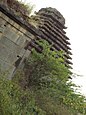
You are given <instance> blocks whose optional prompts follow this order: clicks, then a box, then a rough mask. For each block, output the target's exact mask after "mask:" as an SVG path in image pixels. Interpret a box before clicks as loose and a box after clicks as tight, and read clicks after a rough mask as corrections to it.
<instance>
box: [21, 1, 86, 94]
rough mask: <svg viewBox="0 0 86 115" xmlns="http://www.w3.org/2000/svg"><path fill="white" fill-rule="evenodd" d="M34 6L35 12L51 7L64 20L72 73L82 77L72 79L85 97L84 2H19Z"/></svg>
mask: <svg viewBox="0 0 86 115" xmlns="http://www.w3.org/2000/svg"><path fill="white" fill-rule="evenodd" d="M21 1H24V2H26V3H29V2H30V3H32V4H34V5H35V8H34V9H35V10H36V11H38V10H39V9H40V8H43V7H44V8H45V7H49V6H50V7H53V8H56V9H57V10H59V11H60V12H61V13H62V15H63V16H64V17H65V19H66V26H67V27H68V28H67V30H66V32H67V36H68V37H69V38H70V43H71V46H70V47H71V48H72V53H73V56H72V58H73V59H72V62H73V71H74V72H76V73H77V74H80V75H83V77H80V78H76V79H74V82H75V83H76V84H79V85H81V86H83V87H82V93H83V94H85V95H86V90H85V89H86V69H85V66H86V52H85V49H86V0H21Z"/></svg>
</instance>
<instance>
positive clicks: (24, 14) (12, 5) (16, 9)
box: [0, 0, 34, 22]
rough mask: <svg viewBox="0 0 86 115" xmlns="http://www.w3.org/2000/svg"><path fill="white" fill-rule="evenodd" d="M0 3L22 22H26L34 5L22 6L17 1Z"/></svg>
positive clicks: (3, 0)
mask: <svg viewBox="0 0 86 115" xmlns="http://www.w3.org/2000/svg"><path fill="white" fill-rule="evenodd" d="M0 3H1V4H3V5H5V6H6V8H7V9H9V10H10V12H13V13H14V14H15V15H16V16H18V17H20V18H21V19H22V20H23V21H26V22H28V21H29V16H30V14H31V12H32V10H33V8H34V5H31V4H30V3H29V4H24V3H23V2H21V1H19V0H0Z"/></svg>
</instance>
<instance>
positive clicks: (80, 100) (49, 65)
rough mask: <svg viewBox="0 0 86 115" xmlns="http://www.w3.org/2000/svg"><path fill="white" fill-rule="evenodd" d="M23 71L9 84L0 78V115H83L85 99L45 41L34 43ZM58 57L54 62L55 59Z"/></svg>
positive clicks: (55, 53) (59, 55)
mask: <svg viewBox="0 0 86 115" xmlns="http://www.w3.org/2000/svg"><path fill="white" fill-rule="evenodd" d="M37 43H38V44H39V45H40V46H41V47H42V48H43V50H42V53H38V52H36V50H35V49H33V50H32V53H31V55H30V57H29V58H28V59H26V61H25V63H26V64H25V68H24V70H23V71H22V72H21V71H20V72H19V71H18V73H17V74H16V75H15V77H14V78H13V79H12V80H11V81H10V80H7V79H6V78H3V76H1V77H0V92H1V95H0V114H1V115H77V114H78V113H81V115H85V114H86V113H85V108H86V102H85V97H84V96H82V95H81V94H79V93H78V94H77V93H76V92H75V90H74V89H75V88H76V87H77V86H76V85H75V84H73V83H72V82H71V81H70V80H69V76H70V71H69V70H68V68H67V67H66V66H65V65H64V56H63V55H64V54H63V53H62V51H61V52H57V51H51V50H50V48H51V46H50V45H49V44H48V42H46V41H43V40H41V41H37ZM57 57H58V58H57Z"/></svg>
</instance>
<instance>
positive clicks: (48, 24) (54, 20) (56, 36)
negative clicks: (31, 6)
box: [0, 4, 72, 77]
mask: <svg viewBox="0 0 86 115" xmlns="http://www.w3.org/2000/svg"><path fill="white" fill-rule="evenodd" d="M28 18H29V20H28V21H27V20H24V19H23V18H22V17H21V16H20V17H18V16H17V15H16V14H15V13H14V12H13V10H11V8H7V7H6V6H5V5H2V4H1V5H0V69H1V71H4V72H7V73H8V76H9V77H12V76H13V75H14V74H15V73H16V70H17V69H18V68H19V67H21V68H23V66H24V63H23V62H24V59H25V58H26V57H28V56H29V54H30V51H31V49H32V48H35V49H36V50H37V51H38V52H41V49H40V47H39V46H38V45H37V43H36V39H37V40H38V39H44V40H46V41H48V43H49V44H53V45H52V49H51V50H57V51H58V50H59V51H60V50H63V51H64V52H65V55H64V56H65V65H66V66H68V67H70V68H71V66H70V64H72V63H71V61H70V60H71V56H70V55H72V53H71V51H70V50H71V48H70V46H69V45H70V42H69V38H68V37H67V36H66V32H65V31H64V29H66V27H65V19H64V17H63V16H62V15H61V13H60V12H59V11H57V10H56V9H54V8H42V9H41V10H39V12H38V13H36V15H34V16H31V17H28ZM34 21H35V24H36V25H35V24H34Z"/></svg>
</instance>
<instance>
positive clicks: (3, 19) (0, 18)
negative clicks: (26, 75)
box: [0, 12, 34, 76]
mask: <svg viewBox="0 0 86 115" xmlns="http://www.w3.org/2000/svg"><path fill="white" fill-rule="evenodd" d="M33 38H34V35H32V34H31V33H30V32H29V31H27V30H26V29H24V28H23V27H21V26H20V25H19V24H18V23H16V22H15V21H13V20H11V19H10V18H9V17H8V16H6V15H5V14H4V13H2V12H0V69H1V71H5V72H7V73H8V75H10V76H12V74H13V73H14V72H15V70H16V69H17V67H18V66H19V64H20V63H21V62H23V60H24V58H25V57H27V56H28V55H29V53H30V51H29V50H26V49H24V47H25V46H26V44H27V43H28V42H29V41H30V40H31V39H33Z"/></svg>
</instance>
